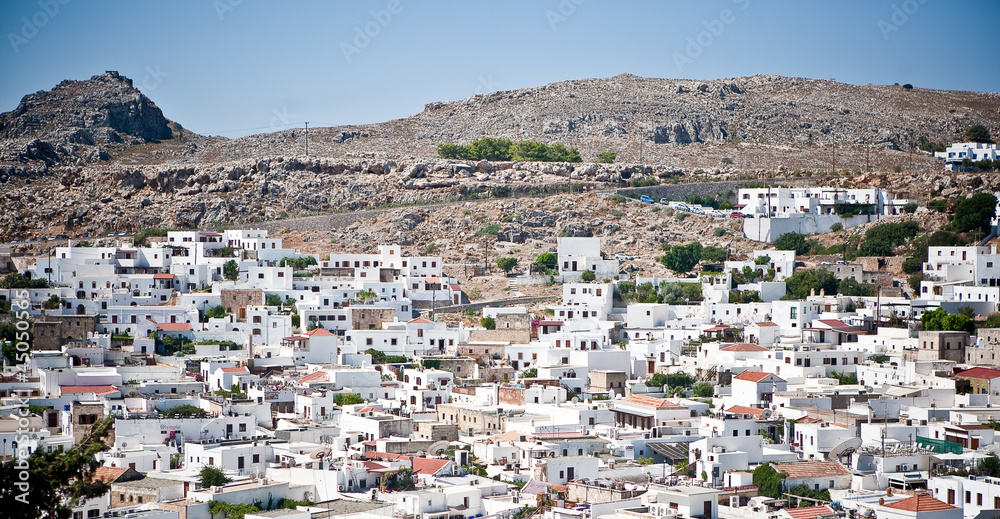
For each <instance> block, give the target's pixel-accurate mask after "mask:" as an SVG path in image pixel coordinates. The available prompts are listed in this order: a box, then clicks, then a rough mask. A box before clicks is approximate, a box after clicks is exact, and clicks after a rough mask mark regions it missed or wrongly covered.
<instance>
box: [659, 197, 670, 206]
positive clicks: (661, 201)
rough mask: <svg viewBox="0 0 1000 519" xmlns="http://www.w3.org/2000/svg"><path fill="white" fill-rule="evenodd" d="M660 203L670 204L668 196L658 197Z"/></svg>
mask: <svg viewBox="0 0 1000 519" xmlns="http://www.w3.org/2000/svg"><path fill="white" fill-rule="evenodd" d="M660 203H661V204H663V205H669V204H670V199H669V198H661V199H660Z"/></svg>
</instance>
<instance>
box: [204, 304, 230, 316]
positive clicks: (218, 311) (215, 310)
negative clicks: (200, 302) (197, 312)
mask: <svg viewBox="0 0 1000 519" xmlns="http://www.w3.org/2000/svg"><path fill="white" fill-rule="evenodd" d="M225 316H226V307H224V306H222V305H216V306H213V307H212V308H209V309H208V310H205V318H207V319H220V318H222V317H225Z"/></svg>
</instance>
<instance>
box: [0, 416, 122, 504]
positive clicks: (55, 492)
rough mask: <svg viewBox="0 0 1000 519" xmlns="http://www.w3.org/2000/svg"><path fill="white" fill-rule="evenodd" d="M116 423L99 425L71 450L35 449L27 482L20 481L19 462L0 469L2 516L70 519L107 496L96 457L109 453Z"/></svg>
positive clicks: (90, 430)
mask: <svg viewBox="0 0 1000 519" xmlns="http://www.w3.org/2000/svg"><path fill="white" fill-rule="evenodd" d="M113 423H114V419H113V418H105V419H102V420H100V421H98V422H97V423H95V424H94V425H93V426H91V427H90V429H89V430H87V431H86V433H85V434H84V436H83V438H82V439H81V440H80V441H78V442H77V443H76V444H75V445H73V447H71V448H70V449H68V450H64V449H63V448H62V447H59V448H58V449H56V450H53V451H49V450H48V449H35V451H34V452H32V453H31V455H30V456H27V457H26V459H25V461H27V465H28V467H29V469H28V471H27V474H28V480H27V481H24V480H22V479H21V477H20V475H21V473H22V469H20V468H18V460H17V459H11V460H10V461H6V462H4V463H3V465H0V509H2V510H3V511H4V512H3V516H4V517H5V518H9V519H34V518H40V517H41V518H48V519H68V518H69V517H70V516H71V515H72V508H73V506H75V505H77V504H79V503H80V502H81V501H83V500H85V499H90V498H94V497H98V496H102V495H104V494H106V493H107V492H108V490H109V488H110V485H109V484H108V483H107V482H105V481H104V480H95V479H94V474H95V472H96V471H97V468H98V467H99V466H100V462H98V461H97V459H96V458H95V455H96V454H97V453H99V452H103V451H106V450H108V445H107V444H105V443H104V439H105V437H106V436H107V435H108V433H109V432H110V430H111V426H112V424H113ZM10 452H12V451H8V454H9V453H10ZM19 483H27V484H28V485H27V487H28V488H27V490H22V489H21V488H18V484H19ZM23 494H26V495H23Z"/></svg>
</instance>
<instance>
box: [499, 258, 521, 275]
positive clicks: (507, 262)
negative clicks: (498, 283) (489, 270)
mask: <svg viewBox="0 0 1000 519" xmlns="http://www.w3.org/2000/svg"><path fill="white" fill-rule="evenodd" d="M497 267H499V268H500V270H502V271H503V273H504V274H510V271H512V270H514V268H515V267H517V258H497Z"/></svg>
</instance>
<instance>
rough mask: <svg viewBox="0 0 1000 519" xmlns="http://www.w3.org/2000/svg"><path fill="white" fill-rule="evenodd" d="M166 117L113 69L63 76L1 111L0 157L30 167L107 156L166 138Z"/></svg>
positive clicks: (167, 131) (168, 131)
mask: <svg viewBox="0 0 1000 519" xmlns="http://www.w3.org/2000/svg"><path fill="white" fill-rule="evenodd" d="M172 136H173V133H172V132H171V129H170V125H169V121H168V120H167V119H166V118H165V117H164V116H163V112H162V111H160V109H159V108H157V106H156V105H155V104H154V103H153V102H152V101H150V100H149V98H148V97H146V96H145V95H143V94H142V92H140V91H139V90H138V89H136V88H135V87H134V86H133V85H132V80H131V79H128V78H126V77H124V76H121V75H119V74H118V73H117V72H106V73H104V74H102V75H99V76H94V77H92V78H90V79H88V80H85V81H69V80H67V81H63V82H62V83H59V84H58V85H56V87H55V88H53V89H52V90H49V91H40V92H36V93H34V94H29V95H26V96H24V98H23V99H22V100H21V103H20V104H19V105H18V107H17V108H16V109H15V110H13V111H11V112H6V113H4V114H0V139H3V141H2V146H0V160H3V162H6V163H8V164H16V163H21V164H22V166H27V167H32V166H33V168H32V169H34V170H38V169H41V170H43V171H44V169H45V168H46V167H51V166H53V165H59V164H67V163H77V162H81V161H85V162H94V161H99V160H108V159H110V155H109V154H108V150H109V149H124V148H126V147H128V146H132V145H136V144H141V143H145V142H155V141H159V140H163V139H170V138H171V137H172Z"/></svg>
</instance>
